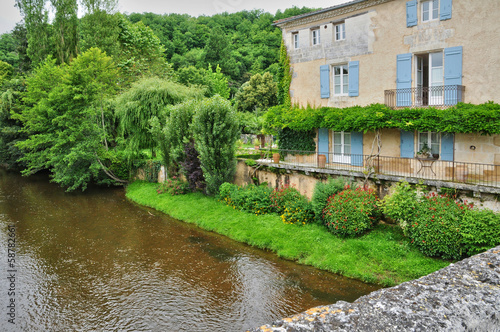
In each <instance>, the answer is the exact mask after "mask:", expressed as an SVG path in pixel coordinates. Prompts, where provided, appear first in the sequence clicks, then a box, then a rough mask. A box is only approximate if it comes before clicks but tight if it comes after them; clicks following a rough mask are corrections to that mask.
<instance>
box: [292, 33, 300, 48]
mask: <svg viewBox="0 0 500 332" xmlns="http://www.w3.org/2000/svg"><path fill="white" fill-rule="evenodd" d="M292 42H293V48H294V49H298V48H299V33H298V32H295V33H292Z"/></svg>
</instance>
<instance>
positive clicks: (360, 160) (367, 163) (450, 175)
mask: <svg viewBox="0 0 500 332" xmlns="http://www.w3.org/2000/svg"><path fill="white" fill-rule="evenodd" d="M264 151H265V152H264ZM261 152H262V155H261V159H258V160H257V163H258V164H261V165H266V166H272V167H275V168H284V169H289V170H298V171H303V172H306V173H323V174H335V175H343V176H354V177H359V178H366V177H368V178H371V179H376V180H387V181H400V180H406V181H408V182H412V183H418V182H420V181H423V182H424V183H425V184H428V185H433V186H438V187H452V188H458V189H466V190H474V191H476V190H477V191H482V192H490V193H498V194H500V165H492V164H479V163H465V162H454V161H443V160H439V159H437V158H398V157H386V156H373V155H336V154H333V153H317V152H314V151H292V150H277V149H273V150H272V151H271V150H262V151H261ZM275 153H279V154H280V157H281V158H280V161H279V163H277V162H275V161H274V160H273V158H272V157H273V154H275Z"/></svg>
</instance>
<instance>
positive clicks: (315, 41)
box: [311, 28, 321, 45]
mask: <svg viewBox="0 0 500 332" xmlns="http://www.w3.org/2000/svg"><path fill="white" fill-rule="evenodd" d="M311 34H312V44H313V45H319V44H320V42H321V41H320V38H319V28H318V29H313V30H311Z"/></svg>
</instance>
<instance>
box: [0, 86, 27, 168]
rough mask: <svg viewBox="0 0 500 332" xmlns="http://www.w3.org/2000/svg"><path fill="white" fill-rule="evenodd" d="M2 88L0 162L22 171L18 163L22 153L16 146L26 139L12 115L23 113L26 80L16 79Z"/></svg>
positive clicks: (0, 102)
mask: <svg viewBox="0 0 500 332" xmlns="http://www.w3.org/2000/svg"><path fill="white" fill-rule="evenodd" d="M0 87H1V88H0V91H2V92H0V160H1V163H2V164H3V165H4V166H6V167H8V168H14V169H20V168H22V167H23V166H24V165H23V164H22V163H19V162H18V160H19V159H20V158H21V157H22V153H21V151H20V150H19V148H18V147H17V146H16V144H17V143H18V142H20V141H22V140H24V139H26V137H25V135H23V134H22V133H21V125H22V124H21V122H20V121H19V120H15V119H13V117H12V114H16V113H19V112H20V111H21V107H22V102H21V94H22V93H23V92H24V90H25V85H24V80H22V79H20V78H14V79H11V80H9V81H5V82H4V83H3V84H2V85H1V86H0Z"/></svg>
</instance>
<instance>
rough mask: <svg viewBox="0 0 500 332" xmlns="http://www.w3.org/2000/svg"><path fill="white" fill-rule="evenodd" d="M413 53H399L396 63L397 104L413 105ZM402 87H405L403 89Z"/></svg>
mask: <svg viewBox="0 0 500 332" xmlns="http://www.w3.org/2000/svg"><path fill="white" fill-rule="evenodd" d="M411 58H412V54H411V53H406V54H398V56H397V63H396V88H397V89H398V91H397V93H396V105H397V106H400V107H401V106H411V104H412V100H411ZM400 89H405V90H401V91H399V90H400Z"/></svg>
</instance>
